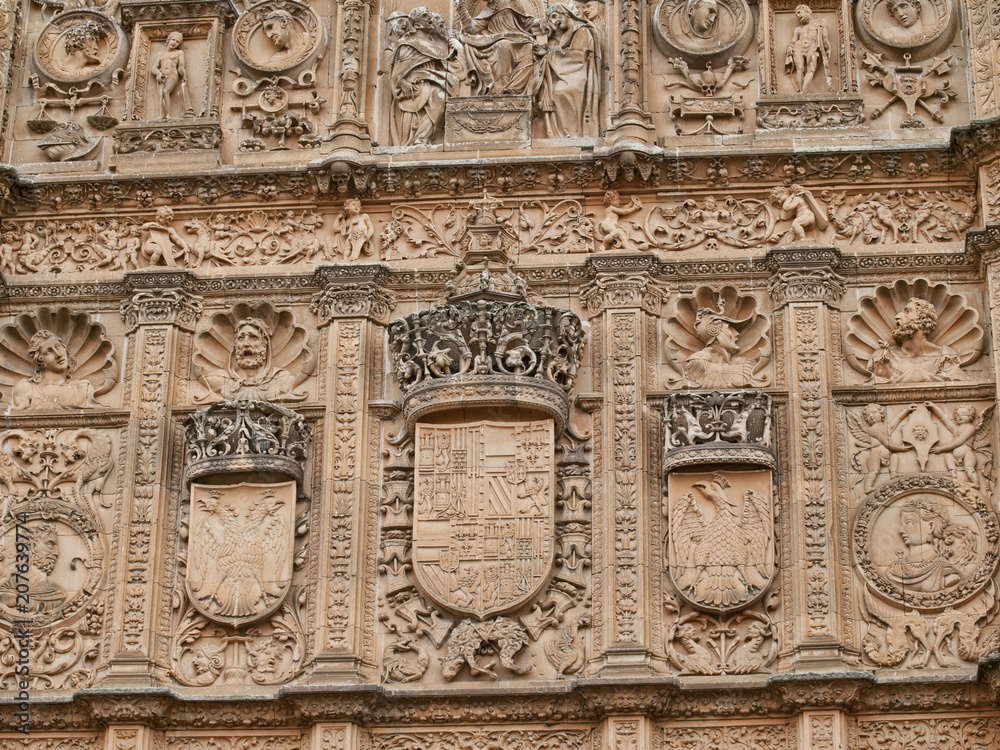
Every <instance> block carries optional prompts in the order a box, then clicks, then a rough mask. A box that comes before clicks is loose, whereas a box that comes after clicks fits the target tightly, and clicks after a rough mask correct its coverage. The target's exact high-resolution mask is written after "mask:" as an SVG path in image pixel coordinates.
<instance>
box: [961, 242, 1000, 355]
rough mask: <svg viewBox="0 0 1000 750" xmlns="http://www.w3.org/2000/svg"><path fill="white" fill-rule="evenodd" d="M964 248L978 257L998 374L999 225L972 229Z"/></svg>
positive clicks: (992, 350) (999, 300)
mask: <svg viewBox="0 0 1000 750" xmlns="http://www.w3.org/2000/svg"><path fill="white" fill-rule="evenodd" d="M965 242H966V247H967V248H968V249H969V251H970V252H972V253H974V254H975V255H978V256H979V260H980V263H982V268H983V275H984V276H985V277H986V284H987V290H988V293H989V297H988V298H987V299H988V304H989V308H990V310H989V315H990V330H992V331H993V342H992V343H993V346H991V347H989V349H990V350H991V352H992V354H993V372H994V373H998V372H1000V224H989V225H987V226H986V228H985V229H972V230H969V232H968V233H967V234H966V236H965Z"/></svg>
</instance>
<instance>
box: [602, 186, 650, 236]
mask: <svg viewBox="0 0 1000 750" xmlns="http://www.w3.org/2000/svg"><path fill="white" fill-rule="evenodd" d="M620 204H621V198H620V197H619V195H618V191H617V190H609V191H608V192H607V193H605V194H604V206H605V209H604V218H603V219H601V222H600V223H599V224H598V225H597V237H598V239H599V240H600V241H601V247H602V249H604V250H614V249H616V248H626V247H628V246H629V244H631V243H630V240H629V231H628V230H629V226H628V224H627V223H625V224H622V223H621V222H620V221H619V218H620V217H622V216H628V215H629V214H633V213H635V212H636V211H638V210H639V209H640V208H642V203H641V202H640V201H639V199H638V198H636V197H634V196H633V198H632V202H631V203H629V204H628V205H627V206H622V205H620Z"/></svg>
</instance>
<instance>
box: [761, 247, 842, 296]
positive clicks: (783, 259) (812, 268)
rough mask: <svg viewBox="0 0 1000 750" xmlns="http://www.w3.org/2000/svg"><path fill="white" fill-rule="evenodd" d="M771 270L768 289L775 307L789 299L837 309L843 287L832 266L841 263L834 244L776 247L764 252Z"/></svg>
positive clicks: (838, 252)
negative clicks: (831, 245) (766, 252)
mask: <svg viewBox="0 0 1000 750" xmlns="http://www.w3.org/2000/svg"><path fill="white" fill-rule="evenodd" d="M766 262H767V267H768V268H769V269H771V271H772V272H773V274H774V275H773V276H771V280H770V281H769V282H768V286H767V289H768V291H769V292H770V293H771V299H773V300H774V307H775V310H778V309H780V308H782V307H784V306H785V305H787V304H788V303H789V302H822V303H823V304H824V305H826V306H827V307H830V308H833V309H835V310H836V309H838V308H839V307H840V298H841V297H843V296H844V291H845V289H846V287H845V286H844V279H843V277H841V276H840V275H839V274H838V273H837V272H836V271H835V270H834V269H836V268H837V267H838V265H839V264H840V251H838V250H837V248H835V247H830V246H820V247H776V248H774V249H773V250H771V251H770V252H769V253H768V254H767V259H766Z"/></svg>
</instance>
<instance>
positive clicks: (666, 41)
mask: <svg viewBox="0 0 1000 750" xmlns="http://www.w3.org/2000/svg"><path fill="white" fill-rule="evenodd" d="M653 18H654V21H653V32H654V38H655V40H656V42H657V43H658V44H659V45H660V47H661V49H662V50H663V51H664V52H665V53H666V54H668V55H671V56H673V55H678V54H679V55H681V56H682V57H683V58H684V59H686V60H688V61H689V62H691V63H694V64H697V65H700V66H704V65H705V63H712V64H714V65H720V64H723V63H725V61H726V60H727V59H729V58H730V57H733V56H734V55H741V54H742V53H743V52H745V51H746V50H747V48H748V47H749V45H750V42H751V41H752V39H753V32H754V19H753V13H752V12H751V11H750V8H749V6H748V5H747V3H746V2H745V0H663V2H661V3H660V4H659V5H658V6H657V7H656V10H655V11H654V15H653Z"/></svg>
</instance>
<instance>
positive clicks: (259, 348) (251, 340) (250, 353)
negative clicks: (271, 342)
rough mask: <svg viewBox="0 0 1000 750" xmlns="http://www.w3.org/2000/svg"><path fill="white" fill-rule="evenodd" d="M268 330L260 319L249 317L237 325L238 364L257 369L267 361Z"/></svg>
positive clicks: (236, 346)
mask: <svg viewBox="0 0 1000 750" xmlns="http://www.w3.org/2000/svg"><path fill="white" fill-rule="evenodd" d="M268 339H269V337H268V335H267V331H266V330H265V329H264V327H263V325H261V323H260V321H258V320H255V319H253V318H247V319H246V320H243V321H241V322H240V324H239V325H238V326H237V327H236V339H235V341H234V346H235V352H236V364H237V365H238V366H239V367H240V368H242V369H244V370H257V369H260V368H261V367H263V366H264V365H265V364H266V363H267V350H268Z"/></svg>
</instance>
